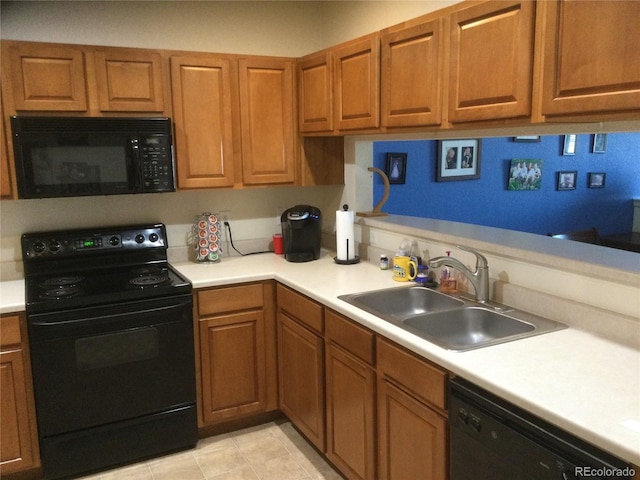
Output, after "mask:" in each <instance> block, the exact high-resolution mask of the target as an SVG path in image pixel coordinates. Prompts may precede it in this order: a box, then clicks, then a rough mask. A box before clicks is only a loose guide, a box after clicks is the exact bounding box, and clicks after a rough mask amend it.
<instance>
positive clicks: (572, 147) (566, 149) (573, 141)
mask: <svg viewBox="0 0 640 480" xmlns="http://www.w3.org/2000/svg"><path fill="white" fill-rule="evenodd" d="M577 143H578V135H574V134H572V135H565V136H564V146H563V148H562V155H575V154H576V147H577Z"/></svg>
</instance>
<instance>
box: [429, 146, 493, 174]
mask: <svg viewBox="0 0 640 480" xmlns="http://www.w3.org/2000/svg"><path fill="white" fill-rule="evenodd" d="M481 142H482V141H481V140H480V139H468V140H440V141H438V156H437V158H436V163H437V169H436V181H438V182H450V181H453V180H475V179H478V178H480V149H481Z"/></svg>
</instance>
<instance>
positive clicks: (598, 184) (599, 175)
mask: <svg viewBox="0 0 640 480" xmlns="http://www.w3.org/2000/svg"><path fill="white" fill-rule="evenodd" d="M606 177H607V174H606V173H605V172H589V177H588V178H589V179H588V183H587V186H588V187H589V188H604V182H605V180H606Z"/></svg>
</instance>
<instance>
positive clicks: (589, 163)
mask: <svg viewBox="0 0 640 480" xmlns="http://www.w3.org/2000/svg"><path fill="white" fill-rule="evenodd" d="M563 145H564V135H545V136H542V137H541V141H540V142H536V143H521V142H515V141H514V140H513V137H501V138H484V139H482V145H481V162H480V178H479V179H477V180H460V181H449V182H436V157H437V154H438V141H436V140H415V141H392V142H386V141H385V142H374V146H373V156H374V158H373V166H374V167H377V168H380V169H382V170H383V171H384V170H385V168H386V158H387V153H406V154H407V168H406V183H405V184H392V185H391V192H390V194H389V199H388V201H387V203H386V204H385V205H384V207H383V208H382V210H383V211H384V212H387V213H394V214H400V215H411V216H416V217H425V218H436V219H444V220H452V221H456V222H463V223H474V224H478V225H486V226H492V227H499V228H506V229H510V230H519V231H523V232H530V233H539V234H542V235H546V234H547V233H549V232H553V233H560V232H565V231H571V230H583V229H588V228H591V227H597V228H598V229H599V230H600V233H601V234H611V233H618V232H625V231H630V230H631V228H632V225H633V199H634V198H640V133H614V134H608V135H607V146H606V152H605V153H592V148H593V135H592V134H581V135H578V137H577V148H576V155H571V156H568V155H562V150H563ZM513 159H541V160H544V166H543V169H542V185H541V188H540V190H535V191H514V190H507V180H508V176H509V169H510V166H511V160H513ZM565 170H569V171H573V170H575V171H577V172H578V174H577V182H576V189H575V190H563V191H558V190H557V188H556V187H557V185H556V184H557V181H556V176H557V172H558V171H565ZM589 172H605V173H606V180H605V187H604V188H601V189H594V188H588V187H587V183H588V173H589ZM373 182H374V188H373V194H374V204H375V203H377V202H378V201H379V200H380V198H381V197H382V195H383V192H384V189H383V184H382V180H381V179H380V176H379V175H374V180H373Z"/></svg>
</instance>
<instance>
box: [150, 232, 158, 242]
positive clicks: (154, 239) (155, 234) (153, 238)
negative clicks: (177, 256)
mask: <svg viewBox="0 0 640 480" xmlns="http://www.w3.org/2000/svg"><path fill="white" fill-rule="evenodd" d="M158 238H159V237H158V234H157V233H152V234H151V235H149V241H151V242H157V241H158Z"/></svg>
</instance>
